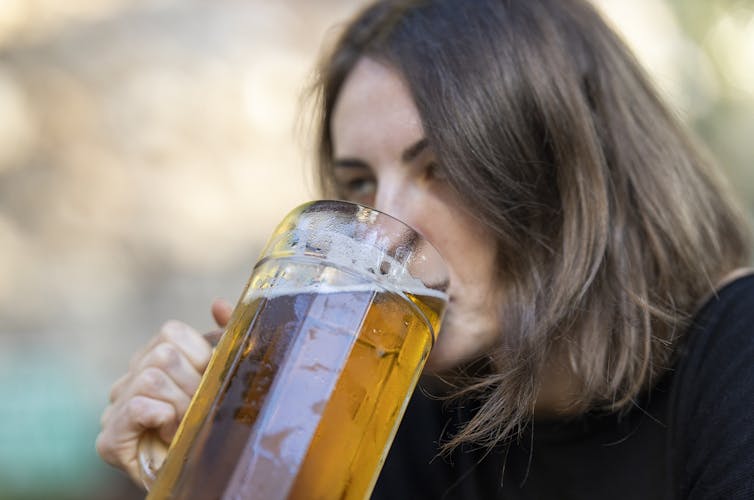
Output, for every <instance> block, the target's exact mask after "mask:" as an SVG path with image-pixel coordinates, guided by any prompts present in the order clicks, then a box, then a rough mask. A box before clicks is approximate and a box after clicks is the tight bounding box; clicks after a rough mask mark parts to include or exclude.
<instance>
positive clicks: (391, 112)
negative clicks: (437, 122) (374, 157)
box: [330, 58, 424, 156]
mask: <svg viewBox="0 0 754 500" xmlns="http://www.w3.org/2000/svg"><path fill="white" fill-rule="evenodd" d="M330 132H331V134H332V138H333V149H334V152H335V154H336V156H337V155H344V154H357V153H360V152H363V151H365V150H366V151H375V152H376V151H379V150H381V151H382V152H390V151H393V150H396V149H402V148H405V147H406V145H407V144H413V143H414V142H416V141H417V140H419V139H421V138H422V137H423V136H424V132H423V128H422V125H421V119H420V117H419V113H418V111H417V109H416V105H415V104H414V100H413V98H412V97H411V93H410V92H409V89H408V87H407V85H406V83H405V82H404V80H403V78H402V77H401V74H400V73H399V72H398V71H397V70H396V69H395V68H393V67H392V66H390V65H388V64H385V63H382V62H379V61H375V60H374V59H370V58H362V59H360V60H359V61H358V62H357V63H356V65H355V66H354V68H353V70H351V73H350V74H349V75H348V77H347V78H346V80H345V82H344V83H343V87H342V88H341V90H340V93H339V94H338V98H337V100H336V102H335V107H334V109H333V114H332V120H331V122H330ZM362 154H363V153H362Z"/></svg>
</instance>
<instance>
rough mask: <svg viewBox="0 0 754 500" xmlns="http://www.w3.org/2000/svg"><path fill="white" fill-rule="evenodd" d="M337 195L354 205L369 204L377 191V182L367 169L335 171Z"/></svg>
mask: <svg viewBox="0 0 754 500" xmlns="http://www.w3.org/2000/svg"><path fill="white" fill-rule="evenodd" d="M335 182H336V187H337V190H338V195H339V196H340V197H342V198H344V199H346V200H350V201H353V202H356V203H363V204H367V205H368V204H370V203H372V200H373V199H374V195H375V193H376V191H377V180H376V178H375V177H374V175H372V173H371V171H370V170H368V169H363V170H362V169H359V170H357V169H348V170H345V169H343V170H341V171H339V172H338V171H336V175H335Z"/></svg>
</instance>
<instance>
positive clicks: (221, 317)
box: [212, 299, 233, 328]
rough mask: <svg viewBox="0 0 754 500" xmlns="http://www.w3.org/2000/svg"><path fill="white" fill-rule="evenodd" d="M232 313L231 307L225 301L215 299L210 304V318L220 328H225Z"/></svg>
mask: <svg viewBox="0 0 754 500" xmlns="http://www.w3.org/2000/svg"><path fill="white" fill-rule="evenodd" d="M232 313H233V307H232V306H231V305H230V304H229V303H228V302H226V301H225V300H221V299H217V300H215V301H214V302H212V317H213V318H215V322H216V323H217V326H219V327H220V328H225V325H227V324H228V321H230V316H231V314H232Z"/></svg>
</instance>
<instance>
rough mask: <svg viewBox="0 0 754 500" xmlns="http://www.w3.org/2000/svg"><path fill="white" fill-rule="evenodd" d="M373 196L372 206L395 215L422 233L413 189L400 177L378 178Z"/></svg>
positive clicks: (417, 204)
mask: <svg viewBox="0 0 754 500" xmlns="http://www.w3.org/2000/svg"><path fill="white" fill-rule="evenodd" d="M377 186H378V187H377V192H376V193H375V197H374V208H376V209H377V210H379V211H381V212H385V213H386V214H388V215H390V216H392V217H395V218H396V219H398V220H400V221H402V222H403V223H405V224H407V225H409V226H410V227H412V228H413V229H414V230H416V231H417V232H419V233H420V234H421V233H422V228H421V227H420V226H421V221H420V220H419V216H418V215H419V212H420V210H419V209H420V207H419V203H418V201H419V200H417V199H416V198H417V195H416V193H415V192H414V190H412V189H411V187H410V186H409V185H408V184H407V183H406V182H403V181H401V179H395V178H385V179H380V182H378V185H377Z"/></svg>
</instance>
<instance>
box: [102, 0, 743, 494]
mask: <svg viewBox="0 0 754 500" xmlns="http://www.w3.org/2000/svg"><path fill="white" fill-rule="evenodd" d="M317 91H318V96H319V98H320V99H319V105H320V106H319V110H320V143H319V151H320V176H321V179H322V187H323V191H324V193H325V194H326V195H328V196H337V197H341V198H346V199H350V200H353V201H357V202H359V203H364V204H367V205H373V206H375V207H376V208H378V209H382V210H384V211H386V212H388V213H390V214H392V215H395V216H397V217H398V218H401V219H403V220H404V221H406V222H407V223H409V224H410V225H412V226H414V227H415V228H416V229H417V230H418V231H419V232H421V233H422V234H424V236H426V237H427V238H428V239H429V240H430V241H431V242H432V243H433V244H434V246H435V247H436V248H437V249H438V250H439V251H440V253H441V254H442V255H443V256H444V257H445V259H446V261H447V262H448V265H449V267H450V270H451V285H450V289H449V294H450V296H451V302H450V306H449V309H448V312H447V316H446V320H445V323H444V325H443V331H442V335H441V337H440V341H439V342H438V344H437V345H436V346H435V348H434V349H433V352H432V355H431V358H430V361H429V363H428V366H427V369H426V371H425V373H426V377H425V381H424V384H425V386H427V387H431V389H430V391H432V392H434V393H438V392H441V393H443V394H445V393H446V392H447V393H452V394H454V395H456V396H459V398H457V399H455V400H454V401H456V403H452V404H446V405H443V404H442V402H439V401H437V400H435V399H433V398H427V397H426V396H424V395H423V394H422V392H421V391H417V394H416V395H415V397H414V399H413V400H412V403H411V405H410V406H409V409H408V411H407V414H406V417H405V419H404V421H403V423H402V424H401V429H400V430H399V433H398V436H397V438H396V441H395V443H394V446H393V448H392V450H391V453H390V455H389V457H388V460H387V462H386V465H385V467H384V469H383V472H382V475H381V477H380V480H379V482H378V484H377V487H376V489H375V497H379V498H440V497H445V498H495V497H505V498H606V497H611V498H664V497H676V498H751V497H752V496H754V337H752V335H751V334H750V333H749V330H748V325H750V324H752V321H754V307H752V306H754V278H752V277H750V276H748V275H747V274H748V272H747V271H746V270H745V269H743V266H744V265H745V264H746V263H747V262H748V259H749V258H750V255H751V247H750V243H749V233H748V231H747V229H746V223H745V222H744V221H743V219H742V216H741V214H740V212H739V210H738V209H737V207H736V206H735V204H734V203H733V202H732V201H731V198H730V197H729V195H728V193H727V192H726V191H725V189H724V187H723V185H722V183H721V181H720V179H718V178H717V175H718V173H717V172H716V171H715V170H714V168H713V167H711V166H710V165H709V163H708V162H707V161H706V159H704V158H703V157H702V156H701V155H700V153H699V152H698V151H697V149H696V147H695V145H694V144H693V143H692V141H691V140H690V139H689V137H688V135H687V133H686V132H685V131H684V130H683V128H682V127H681V126H680V125H679V124H678V123H677V122H676V121H675V120H674V118H673V117H672V115H671V114H670V113H669V112H668V111H667V109H666V108H665V107H664V105H663V104H662V103H661V102H660V101H659V100H658V98H657V97H656V95H655V93H654V91H653V90H652V88H651V86H650V85H649V84H648V83H647V79H646V77H645V76H644V74H643V73H642V71H641V70H640V69H639V67H638V66H637V64H636V63H635V61H634V60H633V58H632V56H631V55H630V54H629V53H628V51H627V50H626V48H625V47H624V46H623V44H622V43H621V42H620V41H619V39H618V38H617V37H616V35H615V34H614V33H613V32H612V31H611V30H610V29H609V28H608V27H607V26H606V24H605V22H604V21H603V20H602V19H601V18H600V17H599V15H598V14H597V13H596V12H595V11H594V9H593V8H592V7H590V6H589V5H588V4H585V3H584V2H583V1H582V0H510V1H502V0H474V1H459V0H437V1H416V2H411V1H383V2H377V3H375V4H374V5H372V6H371V7H369V8H367V9H366V10H365V11H363V12H362V13H361V14H360V15H359V16H357V17H356V19H354V20H353V21H352V22H351V23H350V24H349V25H348V27H347V28H346V30H345V32H344V34H343V35H342V37H341V39H340V40H339V41H338V43H337V44H336V46H335V48H334V50H333V51H332V53H331V54H330V55H329V56H328V58H326V59H325V61H324V62H323V64H322V68H321V72H320V80H319V83H318V86H317ZM213 314H214V315H215V318H216V320H217V322H218V324H220V326H222V325H223V324H224V323H225V322H226V321H227V318H228V316H229V307H228V305H227V304H224V303H216V304H214V305H213ZM209 354H210V347H209V344H208V343H207V342H206V341H205V340H204V339H203V338H202V337H201V336H200V335H199V334H198V333H197V332H195V331H193V330H192V329H191V328H190V327H188V326H186V325H183V324H181V323H178V322H169V323H167V324H166V325H165V326H164V327H163V329H162V331H161V332H160V334H159V335H158V336H157V337H156V338H155V339H154V340H153V341H152V342H151V343H150V344H149V345H148V346H147V348H146V349H145V350H144V351H143V352H142V353H141V354H140V355H137V356H136V357H135V358H134V361H133V362H132V364H131V367H130V369H129V373H128V374H126V375H125V376H124V377H123V378H121V379H120V380H119V381H118V382H117V383H116V384H115V385H114V387H113V391H112V395H111V401H112V402H111V405H110V406H109V407H108V409H106V411H105V414H104V415H103V430H102V433H101V434H100V436H99V438H98V443H97V446H98V450H99V452H100V454H101V455H102V456H103V458H105V460H107V461H108V462H110V463H111V464H113V465H115V466H118V467H121V468H124V469H126V470H127V471H128V472H129V474H131V475H132V477H134V478H136V477H137V473H136V461H135V455H136V443H137V441H138V437H139V435H140V434H141V433H142V432H143V431H144V429H157V430H159V433H160V436H161V437H162V439H163V440H164V441H165V442H166V443H168V442H169V441H170V438H171V437H172V434H173V433H174V432H175V428H176V426H177V422H178V421H179V419H180V417H181V416H182V415H183V413H184V412H185V411H186V406H187V405H188V401H189V399H190V396H191V394H192V393H193V391H194V390H195V388H196V386H197V384H198V380H199V377H200V374H201V372H202V371H203V369H204V367H205V366H206V363H207V361H208V359H209ZM459 372H462V373H464V374H465V375H466V376H465V377H464V378H457V377H454V378H452V379H451V380H453V384H452V387H451V388H450V389H449V388H448V385H447V384H440V383H438V382H437V381H438V379H437V378H433V376H432V375H431V374H439V375H441V376H442V380H444V381H447V380H448V378H449V374H457V373H459ZM459 401H460V403H459ZM448 424H450V425H448ZM440 451H444V452H445V455H444V458H437V459H435V460H433V458H434V457H435V456H436V455H437V454H438V452H440Z"/></svg>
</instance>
